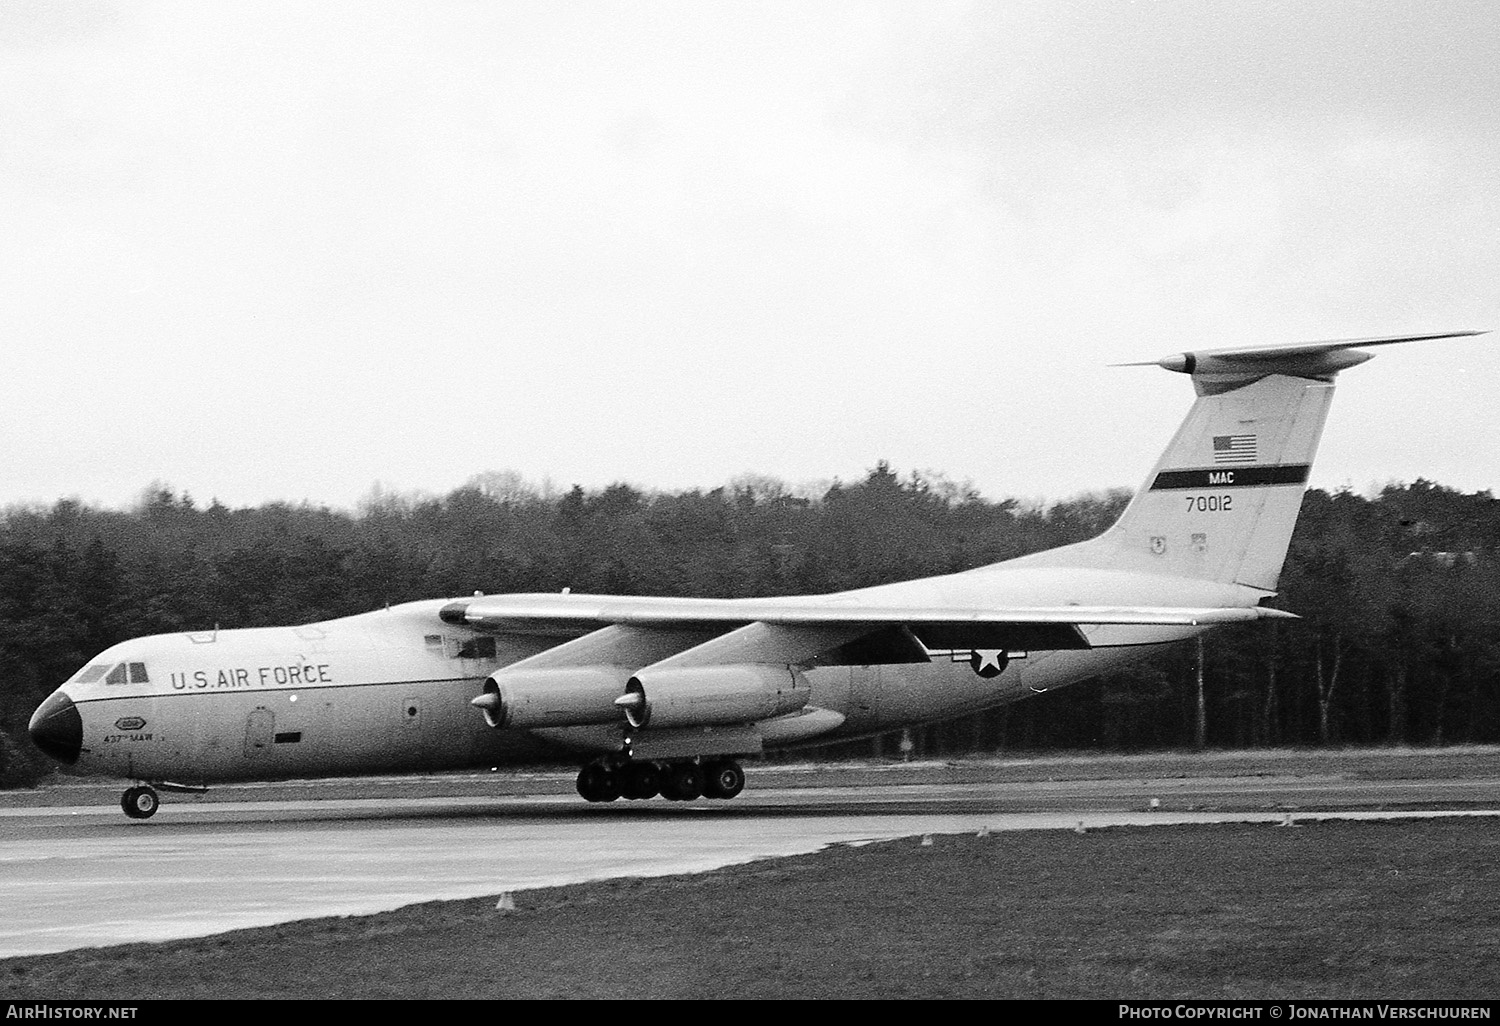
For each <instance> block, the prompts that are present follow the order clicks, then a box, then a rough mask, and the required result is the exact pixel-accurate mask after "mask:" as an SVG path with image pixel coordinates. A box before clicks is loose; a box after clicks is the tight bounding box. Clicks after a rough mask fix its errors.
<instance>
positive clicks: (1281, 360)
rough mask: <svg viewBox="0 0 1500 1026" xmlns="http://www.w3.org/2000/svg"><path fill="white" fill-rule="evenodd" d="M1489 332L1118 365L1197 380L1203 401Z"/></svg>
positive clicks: (1325, 376) (1221, 352) (1176, 356)
mask: <svg viewBox="0 0 1500 1026" xmlns="http://www.w3.org/2000/svg"><path fill="white" fill-rule="evenodd" d="M1483 334H1486V332H1484V331H1445V332H1437V333H1434V334H1430V335H1386V336H1381V337H1377V338H1345V339H1332V340H1329V341H1327V342H1303V343H1299V344H1296V345H1286V346H1250V347H1246V348H1232V349H1199V350H1194V351H1192V352H1187V353H1173V354H1172V355H1171V356H1164V357H1162V358H1161V359H1159V360H1146V361H1142V362H1137V363H1118V364H1115V365H1114V366H1116V367H1162V368H1165V369H1166V370H1169V371H1177V372H1178V373H1180V374H1191V375H1192V376H1193V383H1194V385H1196V386H1197V389H1198V394H1199V395H1214V394H1217V393H1220V392H1225V391H1228V390H1229V389H1233V388H1239V387H1241V386H1243V385H1248V384H1250V383H1251V382H1253V381H1257V380H1259V379H1260V378H1263V377H1265V376H1267V375H1269V374H1287V375H1290V376H1292V377H1298V378H1317V379H1320V380H1324V381H1327V380H1332V378H1333V376H1334V375H1335V374H1337V373H1338V372H1339V371H1341V370H1347V369H1348V368H1350V367H1353V366H1356V365H1358V364H1361V363H1364V362H1365V361H1366V360H1368V359H1370V354H1369V353H1364V352H1360V350H1361V349H1367V348H1369V347H1371V346H1390V345H1396V344H1398V343H1401V342H1426V341H1430V340H1433V339H1441V338H1467V337H1469V336H1471V335H1483Z"/></svg>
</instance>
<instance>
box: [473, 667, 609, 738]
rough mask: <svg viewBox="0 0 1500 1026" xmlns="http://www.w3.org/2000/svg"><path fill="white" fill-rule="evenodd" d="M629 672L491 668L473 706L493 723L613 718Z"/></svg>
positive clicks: (557, 723)
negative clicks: (616, 700)
mask: <svg viewBox="0 0 1500 1026" xmlns="http://www.w3.org/2000/svg"><path fill="white" fill-rule="evenodd" d="M629 676H630V671H629V670H626V669H625V668H623V667H619V666H567V667H558V668H556V669H550V670H541V669H538V670H519V671H515V672H512V671H510V670H496V671H495V672H494V673H492V674H490V676H489V679H487V680H486V681H485V682H484V694H482V695H480V696H479V697H478V698H476V699H474V701H473V703H472V704H473V705H475V706H477V707H478V708H479V709H480V710H482V711H483V712H484V721H485V722H486V723H488V724H489V725H490V726H492V727H521V728H528V727H577V726H583V725H585V724H590V723H618V722H619V721H620V707H619V706H617V705H616V704H615V699H617V698H619V697H620V693H621V692H622V691H623V690H625V680H626V678H627V677H629Z"/></svg>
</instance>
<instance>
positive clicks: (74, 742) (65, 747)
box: [27, 691, 83, 766]
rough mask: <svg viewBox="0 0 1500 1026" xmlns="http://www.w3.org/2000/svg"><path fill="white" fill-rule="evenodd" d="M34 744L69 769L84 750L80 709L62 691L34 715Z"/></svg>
mask: <svg viewBox="0 0 1500 1026" xmlns="http://www.w3.org/2000/svg"><path fill="white" fill-rule="evenodd" d="M27 729H28V730H29V731H30V732H31V740H32V743H33V744H35V745H36V746H37V747H38V748H40V749H41V750H42V751H44V752H46V753H47V754H48V755H50V756H52V758H54V759H56V760H57V761H58V762H61V763H64V764H66V765H68V766H71V765H73V764H74V763H75V762H77V761H78V753H79V752H80V751H81V750H82V749H83V717H82V716H79V715H78V707H77V706H75V705H74V704H73V700H72V699H71V698H69V697H68V696H67V695H65V694H63V693H62V692H61V691H55V692H53V693H52V694H51V695H50V696H49V697H48V698H47V700H46V701H45V702H43V703H42V704H41V705H39V706H37V710H36V712H34V713H32V714H31V725H30V726H29V727H28V728H27Z"/></svg>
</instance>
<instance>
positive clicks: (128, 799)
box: [120, 784, 161, 819]
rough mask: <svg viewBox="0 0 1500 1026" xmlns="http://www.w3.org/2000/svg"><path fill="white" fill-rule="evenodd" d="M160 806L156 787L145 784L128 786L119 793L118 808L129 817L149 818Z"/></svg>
mask: <svg viewBox="0 0 1500 1026" xmlns="http://www.w3.org/2000/svg"><path fill="white" fill-rule="evenodd" d="M160 806H161V799H160V798H158V797H157V796H156V789H155V788H154V787H151V786H149V785H146V784H141V785H139V786H137V787H128V788H126V789H125V793H124V794H122V795H120V808H122V809H124V810H125V815H127V816H129V817H130V818H131V819H150V818H151V817H152V816H154V815H156V810H157V808H159V807H160Z"/></svg>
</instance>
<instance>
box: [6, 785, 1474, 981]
mask: <svg viewBox="0 0 1500 1026" xmlns="http://www.w3.org/2000/svg"><path fill="white" fill-rule="evenodd" d="M789 772H792V771H780V772H779V773H768V774H764V775H763V776H764V779H765V783H764V784H763V785H759V786H756V785H755V784H754V783H752V788H751V789H749V790H747V791H746V792H745V793H744V794H742V795H741V796H740V797H739V798H736V799H734V800H733V801H730V802H712V801H699V802H691V803H675V802H665V801H662V800H655V801H650V802H616V803H612V804H609V805H589V804H586V803H583V802H581V801H580V800H579V799H578V798H577V797H576V796H572V795H570V794H568V793H567V792H568V791H569V790H570V783H571V781H570V778H569V777H568V776H567V775H565V774H557V775H551V776H548V775H532V776H530V777H528V778H525V779H522V780H520V781H518V782H517V781H512V782H510V784H509V786H508V787H505V788H504V790H506V791H507V792H508V793H503V794H495V793H493V792H494V790H495V789H496V788H495V781H494V778H486V777H485V776H484V775H474V776H473V777H469V778H464V777H445V778H441V779H436V780H429V779H427V778H387V779H386V780H385V781H374V782H367V783H366V784H364V785H362V786H364V787H365V788H366V789H368V790H373V791H374V792H375V793H377V794H380V793H381V791H382V788H385V789H386V790H387V791H389V792H392V793H386V794H381V795H380V796H378V797H372V798H357V797H345V796H336V797H328V798H318V797H298V795H302V794H309V795H310V794H321V793H324V792H326V791H327V790H328V789H329V787H330V786H332V787H333V788H334V790H335V791H337V790H338V789H339V788H348V787H350V786H351V785H347V784H344V783H342V782H340V783H339V784H338V785H323V786H322V787H320V786H319V785H316V784H304V785H278V786H277V788H276V789H275V790H269V789H258V788H254V787H244V788H225V789H223V790H222V791H221V792H219V793H218V795H217V797H218V798H220V799H221V800H215V801H208V800H204V799H201V798H192V799H188V800H183V799H180V798H175V797H169V798H168V800H167V803H166V804H164V806H163V808H162V811H161V812H160V813H159V814H158V815H157V816H156V817H155V818H154V819H151V820H147V821H132V820H127V819H125V818H124V817H123V816H122V815H121V813H120V811H119V808H118V806H116V805H114V804H112V803H111V804H103V803H102V802H101V801H99V800H98V793H103V792H98V793H96V792H91V791H81V790H74V791H71V792H70V791H68V790H67V789H63V790H61V791H58V792H54V793H53V795H52V797H53V798H54V803H52V804H48V803H47V802H46V799H47V797H48V794H47V792H30V793H27V794H26V796H27V797H28V798H30V799H31V800H27V801H11V802H8V803H7V802H0V908H3V909H4V910H5V915H4V916H3V917H0V958H3V957H13V956H17V955H27V954H42V953H46V952H54V951H63V950H69V949H73V948H79V947H90V946H99V945H111V944H121V943H128V942H134V941H160V940H167V939H173V938H181V937H191V936H203V935H208V934H214V933H220V932H223V931H227V930H233V929H237V928H243V927H250V926H264V925H270V924H273V923H278V922H286V921H290V920H294V919H305V918H313V917H321V916H335V915H360V914H369V913H373V912H379V911H385V910H389V909H393V908H397V907H400V906H403V905H408V904H412V903H415V902H422V901H432V900H439V899H451V898H464V897H476V896H482V895H496V894H500V893H503V892H509V891H519V890H525V889H529V888H536V887H548V886H556V885H561V884H568V883H577V882H582V881H586V880H594V879H601V878H606V877H618V876H656V875H665V874H675V873H692V872H701V871H704V870H708V869H713V868H717V867H721V866H725V865H730V864H735V863H741V862H746V861H750V860H753V859H759V858H768V857H774V856H783V855H791V854H798V853H803V852H810V851H815V850H817V849H819V848H821V847H823V846H825V845H829V844H846V843H865V842H870V841H875V840H881V839H887V838H894V837H901V836H910V835H918V834H936V833H960V832H979V831H984V830H987V831H991V832H1001V831H1007V830H1024V829H1075V830H1076V829H1084V830H1093V829H1100V828H1103V827H1109V826H1127V825H1131V826H1139V825H1168V824H1182V823H1220V822H1268V823H1278V824H1295V823H1296V822H1297V821H1298V820H1299V819H1301V820H1306V819H1309V818H1314V817H1337V818H1396V817H1401V818H1406V817H1422V816H1433V815H1453V814H1460V815H1479V816H1491V815H1496V814H1500V813H1497V812H1496V811H1494V809H1493V808H1492V806H1493V805H1496V804H1500V802H1497V801H1496V798H1497V796H1500V781H1497V780H1496V779H1494V778H1493V777H1490V776H1479V777H1474V776H1457V777H1451V778H1445V779H1435V778H1425V779H1385V780H1370V779H1356V778H1354V777H1351V776H1350V775H1348V774H1347V773H1345V772H1327V773H1321V774H1318V773H1313V774H1308V773H1302V772H1298V773H1281V774H1264V775H1231V776H1192V775H1182V776H1172V777H1163V776H1157V777H1150V776H1140V777H1129V776H1126V777H1120V778H1115V779H1092V780H1078V779H1072V780H1056V779H1034V780H1018V779H995V780H972V779H969V780H954V779H938V780H925V781H924V780H921V779H907V780H900V779H895V780H893V779H891V775H888V774H881V773H878V772H871V773H866V774H857V775H855V776H852V777H851V776H849V775H848V774H846V773H836V774H831V775H829V774H824V775H822V776H818V775H803V776H798V775H796V774H795V773H792V775H791V776H789V775H788V773H789ZM930 775H931V774H930ZM936 775H937V776H939V777H943V776H948V777H951V776H953V774H948V773H938V774H936ZM1003 775H1004V774H1002V776H1003ZM1011 775H1012V776H1014V774H1011ZM916 776H917V777H918V778H919V777H920V776H921V775H920V774H917V775H916ZM825 778H826V779H831V780H832V781H834V782H823V781H824V780H825ZM754 779H755V778H754V777H752V782H754ZM424 787H425V789H426V790H440V791H446V792H456V793H444V794H437V795H429V796H416V797H410V796H404V795H401V794H397V793H394V792H397V791H405V792H412V791H414V790H415V791H417V792H420V791H421V790H422V789H423V788H424ZM465 792H467V793H465ZM80 795H85V796H91V797H89V798H88V800H84V801H83V802H82V804H65V802H72V801H80V797H79V796H80ZM223 799H227V800H223ZM5 805H9V806H10V807H4V806H5ZM24 806H30V807H24Z"/></svg>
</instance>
